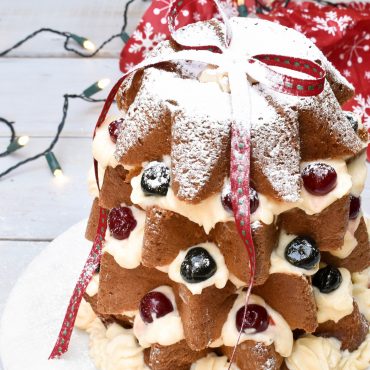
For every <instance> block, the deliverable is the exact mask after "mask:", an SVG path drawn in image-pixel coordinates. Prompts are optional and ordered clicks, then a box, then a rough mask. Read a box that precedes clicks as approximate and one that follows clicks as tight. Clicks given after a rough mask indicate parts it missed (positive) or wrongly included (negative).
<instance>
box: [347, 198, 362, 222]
mask: <svg viewBox="0 0 370 370" xmlns="http://www.w3.org/2000/svg"><path fill="white" fill-rule="evenodd" d="M350 202H351V203H350V204H349V219H350V220H354V219H355V218H357V216H358V215H359V213H360V209H361V197H355V196H354V195H351V196H350Z"/></svg>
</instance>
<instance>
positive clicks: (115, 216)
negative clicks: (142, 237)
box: [108, 207, 137, 240]
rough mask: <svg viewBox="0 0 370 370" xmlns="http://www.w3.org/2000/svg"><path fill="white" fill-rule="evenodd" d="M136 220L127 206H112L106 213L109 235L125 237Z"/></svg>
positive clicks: (132, 228) (119, 238) (133, 227)
mask: <svg viewBox="0 0 370 370" xmlns="http://www.w3.org/2000/svg"><path fill="white" fill-rule="evenodd" d="M136 224H137V222H136V220H135V218H134V215H133V214H132V211H131V209H130V208H128V207H117V208H113V209H112V210H111V211H110V212H109V215H108V225H109V230H110V233H111V235H112V236H113V237H114V238H116V239H118V240H123V239H127V238H128V237H129V236H130V234H131V231H132V230H134V229H135V227H136Z"/></svg>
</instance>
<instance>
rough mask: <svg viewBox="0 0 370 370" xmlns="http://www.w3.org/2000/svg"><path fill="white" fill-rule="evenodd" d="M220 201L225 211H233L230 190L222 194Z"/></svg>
mask: <svg viewBox="0 0 370 370" xmlns="http://www.w3.org/2000/svg"><path fill="white" fill-rule="evenodd" d="M221 203H222V205H223V207H224V208H225V209H226V211H229V212H232V211H233V204H232V201H231V191H230V192H228V193H225V194H223V195H222V197H221Z"/></svg>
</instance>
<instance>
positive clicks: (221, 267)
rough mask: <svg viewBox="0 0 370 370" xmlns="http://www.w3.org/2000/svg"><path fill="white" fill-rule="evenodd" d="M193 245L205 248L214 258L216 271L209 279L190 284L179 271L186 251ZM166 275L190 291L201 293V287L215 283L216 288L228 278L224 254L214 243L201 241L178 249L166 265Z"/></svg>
mask: <svg viewBox="0 0 370 370" xmlns="http://www.w3.org/2000/svg"><path fill="white" fill-rule="evenodd" d="M194 247H202V248H204V249H206V250H207V251H208V253H209V254H210V255H211V256H212V257H213V259H214V260H215V262H216V265H217V270H216V273H215V274H214V275H213V276H211V277H210V278H209V279H207V280H204V281H202V282H199V283H194V284H191V283H188V282H186V281H185V280H184V279H183V277H182V276H181V273H180V268H181V264H182V262H183V261H184V259H185V256H186V254H187V252H188V251H189V250H190V249H192V248H194ZM168 276H169V278H170V279H171V280H173V281H176V282H177V283H181V284H184V285H186V287H187V288H188V289H189V290H190V291H191V292H192V294H201V293H202V290H203V289H205V288H207V287H209V286H212V285H215V286H216V288H218V289H222V288H224V287H225V285H226V283H227V281H228V279H229V270H228V269H227V267H226V264H225V259H224V256H223V255H222V253H221V252H220V250H219V248H218V247H217V246H216V244H214V243H201V244H197V245H196V246H195V245H194V246H192V247H191V248H189V249H187V250H185V251H180V252H179V254H178V255H177V257H176V258H175V259H174V260H173V261H172V262H171V263H170V265H169V266H168Z"/></svg>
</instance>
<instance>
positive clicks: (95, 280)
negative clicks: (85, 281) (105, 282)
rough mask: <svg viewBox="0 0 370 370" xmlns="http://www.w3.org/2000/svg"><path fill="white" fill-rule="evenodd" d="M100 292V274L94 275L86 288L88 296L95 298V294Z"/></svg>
mask: <svg viewBox="0 0 370 370" xmlns="http://www.w3.org/2000/svg"><path fill="white" fill-rule="evenodd" d="M98 290H99V274H94V275H93V277H92V279H91V280H90V283H89V285H88V286H87V288H86V294H87V295H88V296H89V297H93V296H94V295H95V294H98Z"/></svg>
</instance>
